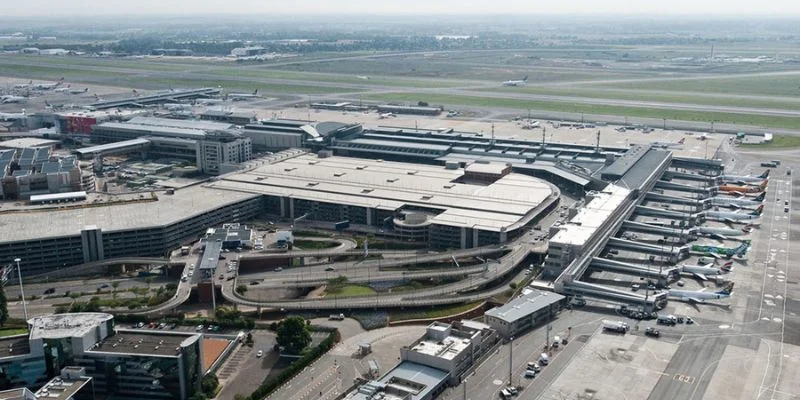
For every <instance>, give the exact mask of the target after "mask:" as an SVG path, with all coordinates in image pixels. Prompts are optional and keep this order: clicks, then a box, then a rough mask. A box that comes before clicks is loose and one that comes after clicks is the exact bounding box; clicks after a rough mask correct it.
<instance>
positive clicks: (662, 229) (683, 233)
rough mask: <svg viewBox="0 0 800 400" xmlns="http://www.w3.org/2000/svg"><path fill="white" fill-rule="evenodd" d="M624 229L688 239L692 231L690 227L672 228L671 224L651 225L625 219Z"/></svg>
mask: <svg viewBox="0 0 800 400" xmlns="http://www.w3.org/2000/svg"><path fill="white" fill-rule="evenodd" d="M622 229H624V230H626V231H632V232H641V233H651V234H655V235H661V236H671V237H676V238H679V239H688V238H689V236H690V235H689V234H690V231H689V230H688V229H680V228H672V227H669V226H659V225H650V224H646V223H643V222H636V221H625V222H623V223H622Z"/></svg>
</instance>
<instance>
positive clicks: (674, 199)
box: [644, 192, 708, 209]
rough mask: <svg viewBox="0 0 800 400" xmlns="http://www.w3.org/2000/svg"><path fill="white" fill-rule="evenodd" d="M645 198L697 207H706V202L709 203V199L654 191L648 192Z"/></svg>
mask: <svg viewBox="0 0 800 400" xmlns="http://www.w3.org/2000/svg"><path fill="white" fill-rule="evenodd" d="M644 198H645V200H649V201H658V202H661V203H667V204H685V205H688V206H694V207H697V208H699V209H703V208H705V205H706V203H708V200H697V199H689V198H686V197H681V196H670V195H668V194H661V193H653V192H649V193H647V194H646V195H645V197H644Z"/></svg>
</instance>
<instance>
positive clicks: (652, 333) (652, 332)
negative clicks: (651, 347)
mask: <svg viewBox="0 0 800 400" xmlns="http://www.w3.org/2000/svg"><path fill="white" fill-rule="evenodd" d="M644 334H645V335H647V336H652V337H659V336H661V332H659V331H658V329H656V328H653V327H652V326H651V327H648V328H647V329H645V330H644Z"/></svg>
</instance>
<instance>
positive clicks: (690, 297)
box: [667, 282, 733, 304]
mask: <svg viewBox="0 0 800 400" xmlns="http://www.w3.org/2000/svg"><path fill="white" fill-rule="evenodd" d="M731 293H733V282H729V283H728V284H727V285H726V286H725V287H724V288H723V289H722V290H719V291H716V292H706V291H705V288H703V289H701V290H678V289H670V290H668V291H667V297H669V298H673V299H675V300H679V301H688V302H690V303H698V304H702V303H705V302H706V300H720V299H727V298H728V297H731Z"/></svg>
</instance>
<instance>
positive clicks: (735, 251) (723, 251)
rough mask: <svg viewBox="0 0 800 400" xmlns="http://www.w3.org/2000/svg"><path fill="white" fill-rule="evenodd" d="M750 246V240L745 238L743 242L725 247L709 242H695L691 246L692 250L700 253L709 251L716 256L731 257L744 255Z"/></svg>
mask: <svg viewBox="0 0 800 400" xmlns="http://www.w3.org/2000/svg"><path fill="white" fill-rule="evenodd" d="M749 248H750V240H743V241H742V243H741V244H740V245H738V246H736V247H724V246H716V245H708V244H693V245H692V247H691V248H690V249H691V251H694V252H699V253H708V254H710V255H712V256H714V257H715V258H716V256H717V255H719V256H724V257H727V258H731V257H733V256H738V257H743V256H745V255H746V254H747V249H749Z"/></svg>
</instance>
